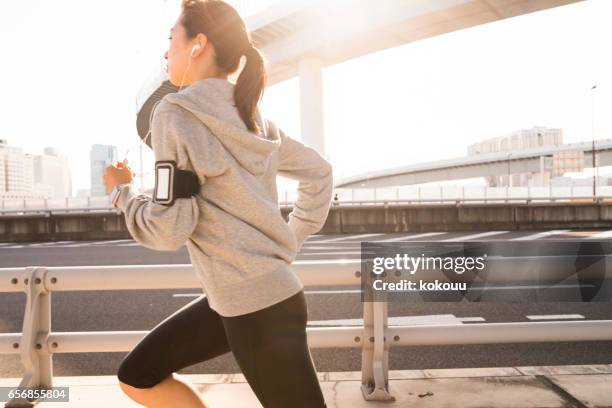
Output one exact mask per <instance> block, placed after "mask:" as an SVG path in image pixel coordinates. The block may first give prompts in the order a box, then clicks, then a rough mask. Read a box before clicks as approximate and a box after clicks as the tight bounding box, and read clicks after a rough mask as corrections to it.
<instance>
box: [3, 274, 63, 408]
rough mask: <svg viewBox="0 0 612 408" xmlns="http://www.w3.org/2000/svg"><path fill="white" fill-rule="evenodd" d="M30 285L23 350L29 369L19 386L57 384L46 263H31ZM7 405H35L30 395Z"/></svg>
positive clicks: (9, 406) (20, 342)
mask: <svg viewBox="0 0 612 408" xmlns="http://www.w3.org/2000/svg"><path fill="white" fill-rule="evenodd" d="M27 271H28V274H27V275H28V277H27V278H26V279H25V280H24V283H25V285H26V287H25V292H26V309H25V315H24V318H23V328H22V335H21V340H20V341H19V350H20V354H21V363H22V364H23V366H24V368H25V373H24V376H23V378H22V379H21V382H20V383H19V385H18V387H19V388H25V387H32V388H36V387H44V388H47V387H51V386H52V385H53V356H52V354H51V353H50V352H49V348H48V345H47V338H48V336H49V333H50V332H51V293H49V292H48V291H47V288H46V287H45V275H46V274H47V269H46V268H44V267H38V266H33V267H28V268H27ZM4 406H5V408H21V407H33V406H34V405H33V404H32V403H31V402H30V401H28V400H26V399H12V400H10V401H9V402H7V403H6V404H5V405H4Z"/></svg>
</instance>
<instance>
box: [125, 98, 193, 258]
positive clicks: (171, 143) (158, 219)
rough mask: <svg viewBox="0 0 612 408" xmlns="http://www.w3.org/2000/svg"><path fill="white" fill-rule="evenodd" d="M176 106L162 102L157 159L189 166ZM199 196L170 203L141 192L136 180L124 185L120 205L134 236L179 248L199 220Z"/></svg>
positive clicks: (156, 124)
mask: <svg viewBox="0 0 612 408" xmlns="http://www.w3.org/2000/svg"><path fill="white" fill-rule="evenodd" d="M167 105H171V106H174V105H172V104H169V103H163V100H162V102H160V104H159V105H158V107H157V109H156V110H155V113H154V115H153V119H152V123H151V145H152V147H153V151H154V152H155V161H158V160H175V161H176V163H177V167H178V168H180V169H187V166H186V163H185V160H186V157H187V156H186V155H184V154H179V149H184V148H185V147H184V146H183V143H182V135H181V131H180V130H181V129H180V126H179V122H180V120H181V118H182V117H181V118H179V114H178V112H177V111H175V110H174V109H178V108H171V107H166V106H167ZM197 200H198V199H197V197H196V196H192V197H187V198H177V199H175V201H174V204H173V205H171V206H166V205H162V204H157V203H155V202H153V199H152V197H151V196H150V195H148V194H141V193H138V192H137V191H136V189H135V187H134V186H133V184H127V185H125V186H123V187H122V188H121V193H120V195H119V197H118V198H117V207H118V208H120V209H121V211H122V212H123V213H124V214H125V223H126V226H127V229H128V231H129V232H130V234H131V235H132V237H133V238H134V239H135V240H136V241H137V242H138V243H139V244H141V245H142V246H144V247H147V248H150V249H154V250H158V251H175V250H177V249H179V248H180V247H181V246H183V244H184V243H185V241H186V240H187V239H188V238H189V237H190V236H191V234H192V232H193V230H194V229H195V226H196V224H197V222H198V216H199V207H198V201H197Z"/></svg>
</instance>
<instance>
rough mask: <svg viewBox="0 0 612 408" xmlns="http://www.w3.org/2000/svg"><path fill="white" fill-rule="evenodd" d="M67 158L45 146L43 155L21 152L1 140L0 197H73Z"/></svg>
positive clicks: (19, 149)
mask: <svg viewBox="0 0 612 408" xmlns="http://www.w3.org/2000/svg"><path fill="white" fill-rule="evenodd" d="M71 179H72V177H71V173H70V168H69V166H68V159H67V158H66V157H64V156H62V155H60V154H59V152H58V151H57V149H54V148H51V147H47V148H45V150H44V154H42V155H32V154H29V153H24V152H23V149H22V148H20V147H15V146H9V144H8V143H7V141H6V140H3V139H0V198H2V199H7V200H10V199H20V200H21V199H24V198H25V199H27V198H65V197H71V196H72V185H71V184H72V181H71Z"/></svg>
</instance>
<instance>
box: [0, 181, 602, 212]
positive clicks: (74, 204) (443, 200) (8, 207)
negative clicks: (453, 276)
mask: <svg viewBox="0 0 612 408" xmlns="http://www.w3.org/2000/svg"><path fill="white" fill-rule="evenodd" d="M596 194H597V195H596V196H595V197H593V190H592V187H587V186H567V187H565V186H562V187H552V186H550V187H481V186H434V187H430V186H399V187H378V188H336V189H334V195H335V196H336V195H337V200H336V199H334V201H333V203H334V204H338V205H372V204H374V205H377V204H383V205H384V204H434V203H439V204H449V203H450V204H470V203H471V204H478V203H500V202H501V203H509V202H514V203H520V202H523V203H532V202H603V201H606V200H612V186H598V187H597V189H596ZM280 196H281V199H282V201H281V202H280V203H279V204H280V206H281V207H292V206H293V203H294V202H295V200H296V199H297V192H296V191H284V192H283V193H281V194H280ZM117 211H118V210H117V209H115V208H113V207H112V205H111V202H110V198H109V196H102V197H76V198H65V199H20V200H14V199H11V200H0V216H2V215H18V214H45V215H47V216H50V215H51V214H53V213H58V214H65V213H89V212H117Z"/></svg>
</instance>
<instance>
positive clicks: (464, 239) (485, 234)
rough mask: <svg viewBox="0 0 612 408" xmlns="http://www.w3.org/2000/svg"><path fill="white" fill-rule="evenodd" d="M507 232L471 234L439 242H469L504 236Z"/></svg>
mask: <svg viewBox="0 0 612 408" xmlns="http://www.w3.org/2000/svg"><path fill="white" fill-rule="evenodd" d="M507 232H508V231H487V232H480V233H478V234H471V235H466V236H459V237H455V238H448V239H443V240H442V241H441V242H447V241H466V240H469V239H477V238H484V237H490V236H492V235H500V234H505V233H507Z"/></svg>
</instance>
